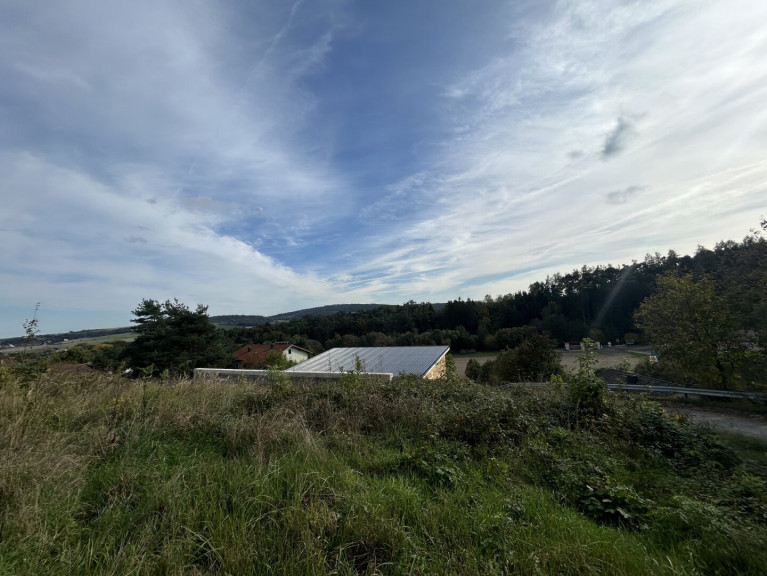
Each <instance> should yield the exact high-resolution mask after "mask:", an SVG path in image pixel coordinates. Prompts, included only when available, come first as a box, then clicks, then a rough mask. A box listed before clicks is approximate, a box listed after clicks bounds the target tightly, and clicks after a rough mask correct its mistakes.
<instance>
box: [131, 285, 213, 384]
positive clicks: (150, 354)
mask: <svg viewBox="0 0 767 576" xmlns="http://www.w3.org/2000/svg"><path fill="white" fill-rule="evenodd" d="M133 315H134V316H135V318H134V319H133V320H132V322H133V323H134V324H135V326H134V328H133V330H134V331H135V332H137V333H138V336H137V337H136V339H135V340H134V341H133V342H131V344H130V345H129V346H128V347H127V348H126V350H125V358H126V360H127V361H128V362H129V363H130V365H131V366H133V367H134V368H144V369H145V368H147V367H150V366H151V367H152V373H154V374H160V373H162V372H164V371H165V370H168V371H169V372H172V373H177V374H178V373H183V374H188V373H190V372H191V371H192V369H194V368H200V367H216V366H225V365H227V364H228V358H227V354H226V352H225V350H224V348H223V346H222V344H221V338H220V337H219V334H218V330H217V329H216V327H215V326H214V325H213V324H212V323H211V321H210V319H209V318H208V307H207V306H203V305H202V304H199V305H198V306H197V308H196V309H195V310H190V309H189V308H188V307H187V306H185V305H184V304H182V303H181V302H179V301H178V300H176V299H174V300H172V301H171V300H166V301H165V302H158V301H156V300H146V299H145V300H142V301H141V304H139V306H138V307H137V308H136V309H135V310H134V311H133Z"/></svg>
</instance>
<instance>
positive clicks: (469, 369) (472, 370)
mask: <svg viewBox="0 0 767 576" xmlns="http://www.w3.org/2000/svg"><path fill="white" fill-rule="evenodd" d="M464 373H465V374H466V377H467V378H469V379H470V380H473V381H474V382H479V381H480V375H481V374H482V366H481V365H480V363H479V362H478V361H477V360H475V359H474V358H469V361H468V362H466V369H465V370H464Z"/></svg>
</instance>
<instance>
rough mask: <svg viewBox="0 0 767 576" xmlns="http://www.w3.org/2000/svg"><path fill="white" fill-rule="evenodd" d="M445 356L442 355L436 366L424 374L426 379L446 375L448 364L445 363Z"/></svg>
mask: <svg viewBox="0 0 767 576" xmlns="http://www.w3.org/2000/svg"><path fill="white" fill-rule="evenodd" d="M445 356H446V355H444V356H442V358H440V359H439V360H438V361H437V362H436V364H434V366H432V367H431V368H430V369H429V371H428V372H427V373H426V374H424V376H423V377H424V378H426V380H434V379H435V378H442V377H443V376H444V375H445V371H446V364H445Z"/></svg>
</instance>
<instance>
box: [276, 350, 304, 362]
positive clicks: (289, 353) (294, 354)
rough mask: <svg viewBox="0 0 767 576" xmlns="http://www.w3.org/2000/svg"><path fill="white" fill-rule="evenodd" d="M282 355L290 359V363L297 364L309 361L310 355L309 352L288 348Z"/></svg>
mask: <svg viewBox="0 0 767 576" xmlns="http://www.w3.org/2000/svg"><path fill="white" fill-rule="evenodd" d="M282 355H283V356H284V357H285V358H287V359H288V362H295V363H296V364H299V363H301V362H303V361H304V360H308V359H309V354H308V353H307V352H304V351H303V350H298V349H296V348H288V349H287V350H285V351H284V352H283V353H282Z"/></svg>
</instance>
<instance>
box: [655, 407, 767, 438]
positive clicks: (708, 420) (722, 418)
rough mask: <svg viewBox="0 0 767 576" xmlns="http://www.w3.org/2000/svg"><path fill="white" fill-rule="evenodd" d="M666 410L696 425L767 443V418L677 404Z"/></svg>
mask: <svg viewBox="0 0 767 576" xmlns="http://www.w3.org/2000/svg"><path fill="white" fill-rule="evenodd" d="M667 410H669V411H671V412H678V413H679V414H681V415H682V416H684V417H685V418H687V419H688V420H690V421H692V422H695V423H696V424H702V425H704V426H709V427H711V428H714V429H715V430H721V431H723V432H731V433H735V434H743V435H744V436H750V437H752V438H758V439H759V440H762V441H763V442H767V418H765V417H763V416H758V415H752V414H742V413H736V412H727V411H721V410H707V409H705V408H698V407H690V406H680V405H678V404H674V405H671V406H667Z"/></svg>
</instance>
